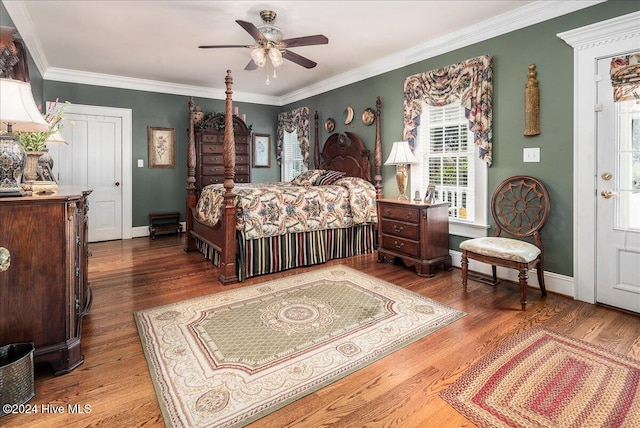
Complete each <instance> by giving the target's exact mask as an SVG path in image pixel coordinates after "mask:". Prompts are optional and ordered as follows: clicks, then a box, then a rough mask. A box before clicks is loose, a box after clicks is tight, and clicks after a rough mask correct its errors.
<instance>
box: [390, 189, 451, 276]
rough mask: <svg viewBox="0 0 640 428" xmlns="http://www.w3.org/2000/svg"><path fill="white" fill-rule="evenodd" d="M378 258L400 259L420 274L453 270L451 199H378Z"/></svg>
mask: <svg viewBox="0 0 640 428" xmlns="http://www.w3.org/2000/svg"><path fill="white" fill-rule="evenodd" d="M378 221H379V224H378V261H379V262H384V261H385V260H386V259H388V260H391V261H395V260H396V259H400V260H402V261H403V262H404V264H405V265H406V266H413V267H414V268H415V270H416V273H417V274H418V275H419V276H426V277H432V276H433V275H434V271H435V268H436V267H437V266H439V265H442V266H443V267H444V268H445V269H447V270H451V256H450V255H449V203H447V202H445V203H437V204H425V203H422V202H414V201H406V200H395V199H380V200H378Z"/></svg>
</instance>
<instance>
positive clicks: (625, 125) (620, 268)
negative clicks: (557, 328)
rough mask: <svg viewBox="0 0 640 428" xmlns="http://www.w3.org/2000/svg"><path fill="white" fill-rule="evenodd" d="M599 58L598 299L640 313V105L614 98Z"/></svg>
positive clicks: (608, 61) (608, 60) (606, 65)
mask: <svg viewBox="0 0 640 428" xmlns="http://www.w3.org/2000/svg"><path fill="white" fill-rule="evenodd" d="M610 66H611V58H603V59H599V60H598V75H599V76H600V80H599V82H598V90H597V104H596V111H598V113H597V119H596V120H597V157H596V163H597V168H596V170H597V177H596V183H597V191H596V198H597V202H596V301H597V302H599V303H603V304H606V305H610V306H615V307H618V308H622V309H626V310H629V311H633V312H638V313H640V104H637V103H636V101H635V100H631V101H622V102H617V103H614V102H613V90H612V87H611V80H610V78H609V69H610Z"/></svg>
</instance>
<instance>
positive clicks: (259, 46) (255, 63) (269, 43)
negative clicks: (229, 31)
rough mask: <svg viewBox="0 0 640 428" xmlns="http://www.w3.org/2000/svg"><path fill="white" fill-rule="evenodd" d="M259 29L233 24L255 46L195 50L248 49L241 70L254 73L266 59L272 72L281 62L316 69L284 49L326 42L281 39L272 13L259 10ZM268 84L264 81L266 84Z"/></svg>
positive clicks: (320, 39)
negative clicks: (242, 29) (248, 56)
mask: <svg viewBox="0 0 640 428" xmlns="http://www.w3.org/2000/svg"><path fill="white" fill-rule="evenodd" d="M260 18H262V21H263V24H262V25H258V26H256V25H253V24H252V23H251V22H247V21H241V20H236V22H237V23H238V24H239V25H240V26H241V27H242V28H244V29H245V31H246V32H247V33H249V34H250V35H251V36H252V37H253V38H254V39H255V42H256V44H255V45H204V46H198V47H199V48H201V49H216V48H249V49H251V61H249V63H248V64H247V66H246V67H245V68H244V69H245V70H255V69H257V68H258V67H264V66H265V65H266V64H267V58H268V59H270V60H271V63H272V65H273V68H274V77H276V76H275V69H276V68H277V67H279V66H280V65H282V63H283V62H284V61H283V58H284V59H286V60H289V61H291V62H294V63H296V64H298V65H301V66H303V67H305V68H313V67H315V66H316V65H317V63H316V62H314V61H311V60H310V59H309V58H305V57H303V56H301V55H298V54H297V53H294V52H291V51H290V50H288V49H287V48H295V47H299V46H312V45H326V44H327V43H329V39H327V38H326V37H325V36H323V35H321V34H317V35H315V36H306V37H296V38H293V39H283V37H284V34H283V33H282V30H280V29H279V28H278V27H276V26H275V25H273V21H275V19H276V13H275V12H274V11H272V10H263V11H261V12H260ZM268 82H269V80H268V78H267V84H268Z"/></svg>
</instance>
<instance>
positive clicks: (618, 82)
mask: <svg viewBox="0 0 640 428" xmlns="http://www.w3.org/2000/svg"><path fill="white" fill-rule="evenodd" d="M611 84H612V85H613V101H627V100H640V54H638V53H636V54H632V55H625V56H619V57H616V58H613V59H612V60H611Z"/></svg>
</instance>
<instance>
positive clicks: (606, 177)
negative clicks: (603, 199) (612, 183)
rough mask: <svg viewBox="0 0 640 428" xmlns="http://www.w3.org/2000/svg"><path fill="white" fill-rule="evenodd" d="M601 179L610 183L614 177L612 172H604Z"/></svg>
mask: <svg viewBox="0 0 640 428" xmlns="http://www.w3.org/2000/svg"><path fill="white" fill-rule="evenodd" d="M600 177H602V179H603V180H606V181H609V180H611V178H612V177H613V175H611V173H610V172H603V173H602V175H601V176H600Z"/></svg>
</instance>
